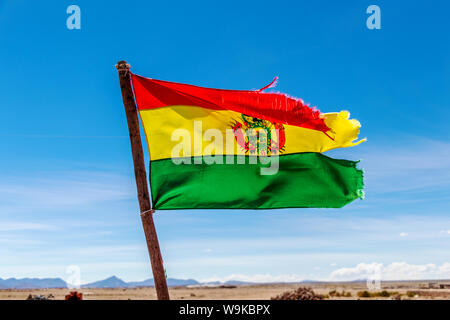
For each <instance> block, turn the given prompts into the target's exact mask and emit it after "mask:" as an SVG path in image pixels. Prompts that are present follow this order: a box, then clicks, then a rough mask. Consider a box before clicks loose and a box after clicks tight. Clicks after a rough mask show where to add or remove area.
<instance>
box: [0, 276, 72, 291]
mask: <svg viewBox="0 0 450 320" xmlns="http://www.w3.org/2000/svg"><path fill="white" fill-rule="evenodd" d="M45 288H67V283H66V282H65V281H64V280H62V279H60V278H43V279H39V278H22V279H16V278H9V279H2V278H0V289H45Z"/></svg>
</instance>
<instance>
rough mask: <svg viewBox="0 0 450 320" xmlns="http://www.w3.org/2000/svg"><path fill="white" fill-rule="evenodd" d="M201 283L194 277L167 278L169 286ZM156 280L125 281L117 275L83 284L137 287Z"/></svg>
mask: <svg viewBox="0 0 450 320" xmlns="http://www.w3.org/2000/svg"><path fill="white" fill-rule="evenodd" d="M195 284H199V282H198V281H196V280H194V279H186V280H184V279H174V278H167V285H168V286H169V287H176V286H189V285H195ZM154 285H155V282H154V281H153V279H152V278H150V279H147V280H143V281H132V282H125V281H123V280H122V279H119V278H117V277H116V276H112V277H109V278H107V279H105V280H100V281H96V282H92V283H88V284H85V285H83V286H82V287H83V288H136V287H153V286H154Z"/></svg>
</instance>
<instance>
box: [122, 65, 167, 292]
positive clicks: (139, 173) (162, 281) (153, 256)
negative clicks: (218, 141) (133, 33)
mask: <svg viewBox="0 0 450 320" xmlns="http://www.w3.org/2000/svg"><path fill="white" fill-rule="evenodd" d="M116 69H117V71H118V73H119V81H120V89H121V90H122V99H123V105H124V106H125V113H126V115H127V122H128V131H129V133H130V142H131V153H132V155H133V163H134V176H135V178H136V188H137V193H138V200H139V208H140V210H141V219H142V225H143V227H144V233H145V239H146V240H147V248H148V253H149V255H150V262H151V265H152V271H153V279H154V282H155V289H156V295H157V296H158V299H159V300H169V299H170V298H169V290H168V288H167V282H166V275H165V272H164V266H163V262H162V257H161V250H160V248H159V242H158V235H157V234H156V229H155V224H154V222H153V213H154V210H153V209H152V207H151V205H150V196H149V192H148V185H147V174H146V172H145V162H144V152H143V151H142V142H141V134H140V132H139V119H138V115H137V108H136V103H135V101H134V94H133V90H132V88H131V75H130V72H129V70H130V65H129V64H127V62H126V61H119V62H118V63H117V64H116Z"/></svg>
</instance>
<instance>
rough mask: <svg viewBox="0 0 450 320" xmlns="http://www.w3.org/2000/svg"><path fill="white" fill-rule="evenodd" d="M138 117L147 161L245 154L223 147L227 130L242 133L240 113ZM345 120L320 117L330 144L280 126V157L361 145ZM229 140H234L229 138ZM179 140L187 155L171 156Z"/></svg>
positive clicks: (183, 111)
mask: <svg viewBox="0 0 450 320" xmlns="http://www.w3.org/2000/svg"><path fill="white" fill-rule="evenodd" d="M139 114H140V116H141V121H142V124H143V126H144V130H145V133H146V137H147V139H148V140H147V145H149V146H150V157H151V160H159V159H169V158H173V157H182V156H201V155H203V154H207V155H211V154H215V155H235V154H245V153H244V152H245V151H243V149H242V148H241V147H239V145H238V144H237V143H236V142H235V140H234V144H233V145H234V147H233V149H232V150H227V147H226V137H227V129H232V128H233V126H234V125H236V124H237V123H240V124H242V126H243V129H244V130H245V129H246V127H245V124H244V119H243V117H242V115H241V114H240V113H237V112H234V111H229V110H211V109H205V108H201V107H195V106H168V107H162V108H156V109H145V110H141V111H139ZM349 116H350V114H349V112H347V111H341V112H339V113H325V114H324V117H325V123H326V125H327V126H328V127H329V128H331V131H329V132H327V134H329V135H330V136H331V137H332V138H333V139H334V140H333V139H331V138H330V137H327V135H325V134H324V133H323V132H321V131H317V130H312V129H306V128H302V127H297V126H292V125H283V127H284V133H285V145H284V148H283V149H282V151H281V153H280V155H284V154H292V153H300V152H325V151H328V150H332V149H336V148H345V147H351V146H355V145H357V144H359V143H361V142H362V141H364V140H365V139H363V140H360V141H357V142H354V141H355V140H356V139H357V138H358V134H359V128H360V124H359V122H358V121H357V120H355V119H349ZM177 129H178V130H177ZM179 129H181V130H179ZM209 129H216V130H218V131H220V132H221V134H222V137H223V139H222V141H215V140H216V139H214V138H211V137H210V139H208V135H209V134H208V132H209V131H208V130H209ZM215 132H217V131H215ZM210 133H211V132H210ZM209 136H210V135H209ZM183 137H184V138H183ZM186 137H189V138H186ZM232 137H233V139H234V136H233V135H232ZM183 139H185V141H184V143H186V144H185V146H189V147H190V153H189V152H188V154H180V153H177V152H175V156H174V151H173V150H177V148H178V149H179V148H180V143H181V142H182V140H183ZM219 140H220V139H219ZM174 148H175V149H174ZM247 154H248V153H247Z"/></svg>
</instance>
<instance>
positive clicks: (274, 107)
mask: <svg viewBox="0 0 450 320" xmlns="http://www.w3.org/2000/svg"><path fill="white" fill-rule="evenodd" d="M132 80H133V89H134V94H135V97H136V103H137V106H138V109H139V110H145V109H155V108H161V107H166V106H172V105H185V106H199V107H203V108H208V109H214V110H232V111H235V112H239V113H243V114H245V115H248V116H251V117H255V118H260V119H265V120H269V121H271V122H275V123H283V124H289V125H294V126H298V127H304V128H308V129H314V130H318V131H322V132H324V133H326V132H327V131H329V130H330V128H328V127H327V125H326V124H325V122H324V119H323V117H322V116H321V115H320V111H318V110H315V109H313V108H310V107H309V106H307V105H306V104H305V103H304V102H303V100H301V99H296V98H292V97H288V96H287V95H285V94H283V93H265V92H261V91H249V90H224V89H212V88H203V87H198V86H193V85H189V84H182V83H176V82H169V81H162V80H155V79H149V78H145V77H141V76H138V75H135V74H132Z"/></svg>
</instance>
